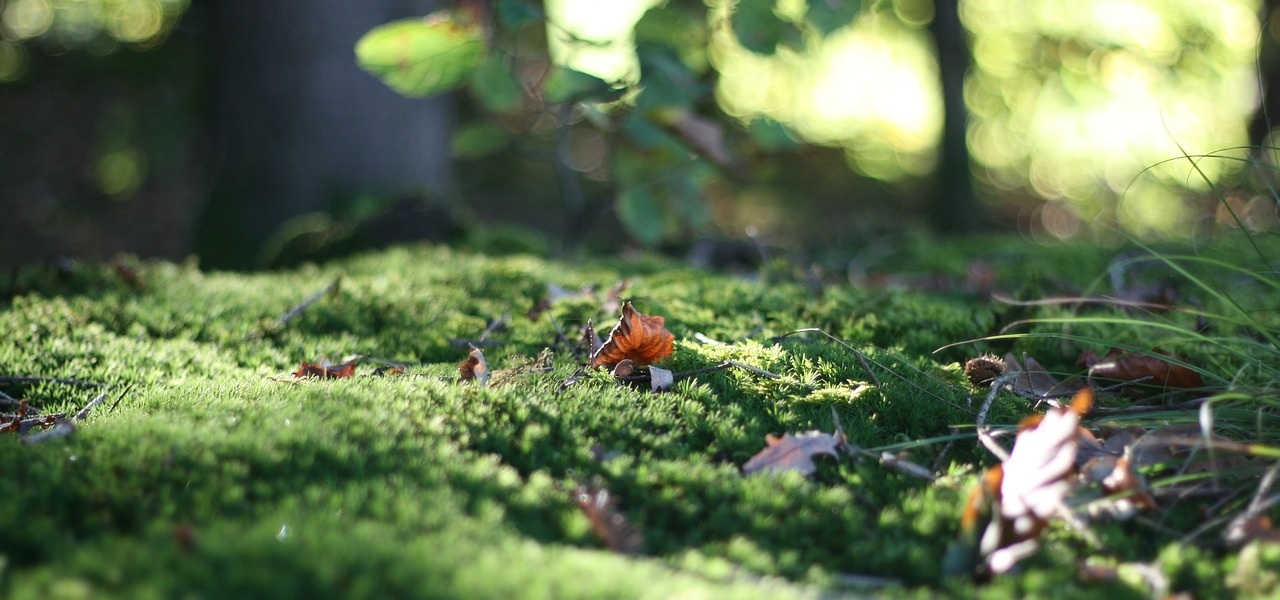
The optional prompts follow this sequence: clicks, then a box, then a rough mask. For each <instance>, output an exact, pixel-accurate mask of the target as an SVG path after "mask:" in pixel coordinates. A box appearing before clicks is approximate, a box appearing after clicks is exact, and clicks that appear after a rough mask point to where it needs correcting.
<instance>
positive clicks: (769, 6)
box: [730, 0, 801, 54]
mask: <svg viewBox="0 0 1280 600" xmlns="http://www.w3.org/2000/svg"><path fill="white" fill-rule="evenodd" d="M775 5H776V2H775V0H739V2H738V8H737V10H735V11H734V13H733V15H732V16H731V17H730V19H731V20H732V25H733V33H734V35H736V36H738V43H739V44H742V47H743V48H746V49H747V50H750V51H752V52H755V53H756V54H773V53H774V52H777V50H778V45H779V44H782V45H785V46H792V47H799V46H800V41H801V40H800V38H801V36H800V29H799V28H797V27H796V26H795V24H794V23H789V22H787V21H784V20H782V18H780V17H779V16H778V13H776V12H774V10H773V8H774V6H775Z"/></svg>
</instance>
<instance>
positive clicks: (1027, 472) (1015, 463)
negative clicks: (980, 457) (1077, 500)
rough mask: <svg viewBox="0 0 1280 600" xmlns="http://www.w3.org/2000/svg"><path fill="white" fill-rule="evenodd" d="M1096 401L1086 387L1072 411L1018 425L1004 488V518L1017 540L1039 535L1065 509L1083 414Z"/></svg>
mask: <svg viewBox="0 0 1280 600" xmlns="http://www.w3.org/2000/svg"><path fill="white" fill-rule="evenodd" d="M1092 401H1093V392H1092V390H1089V389H1088V388H1085V389H1083V390H1081V391H1080V392H1079V393H1078V394H1077V395H1076V399H1075V401H1074V402H1072V405H1071V406H1070V407H1066V408H1055V409H1050V410H1049V411H1048V412H1046V413H1045V414H1044V415H1043V416H1041V417H1040V418H1039V419H1034V418H1028V419H1024V420H1023V424H1020V425H1019V427H1018V429H1019V431H1018V437H1017V438H1016V439H1015V441H1014V443H1013V451H1012V452H1010V453H1009V459H1008V460H1006V461H1004V464H1003V467H1004V478H1003V480H1002V481H1001V483H1000V515H1001V516H1002V517H1003V518H1004V519H1005V520H1007V521H1009V522H1010V523H1011V524H1012V526H1013V533H1014V535H1015V536H1017V537H1018V538H1023V539H1025V538H1028V537H1032V536H1035V535H1036V534H1038V533H1039V532H1040V529H1042V528H1043V527H1044V525H1045V523H1047V522H1048V520H1049V517H1051V516H1053V515H1054V514H1055V513H1057V512H1058V511H1059V510H1061V509H1062V507H1063V506H1064V504H1063V500H1064V499H1065V498H1066V494H1067V491H1068V490H1069V489H1070V488H1071V480H1070V478H1069V476H1070V475H1071V473H1072V472H1073V470H1074V469H1075V461H1076V452H1077V450H1078V449H1079V433H1078V432H1079V428H1080V415H1082V414H1083V413H1085V412H1087V411H1088V410H1089V406H1090V405H1091V404H1092ZM1028 424H1029V426H1027V425H1028Z"/></svg>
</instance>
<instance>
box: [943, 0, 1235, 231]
mask: <svg viewBox="0 0 1280 600" xmlns="http://www.w3.org/2000/svg"><path fill="white" fill-rule="evenodd" d="M1257 10H1258V3H1257V2H1255V1H1252V0H1223V1H1221V2H1207V3H1206V2H1198V1H1194V0H1118V1H1117V0H1072V1H1065V0H1037V1H1035V2H1023V1H1020V0H964V1H963V2H961V17H962V19H963V21H964V24H965V26H966V28H967V29H968V30H969V32H970V33H971V34H972V36H973V53H974V61H975V68H974V69H973V71H972V72H971V73H970V75H969V78H968V81H967V89H966V101H967V103H968V106H969V110H970V112H971V119H972V120H971V123H970V129H969V147H970V151H971V152H972V154H973V158H974V160H975V161H976V162H977V164H978V166H979V167H980V169H979V173H980V174H982V176H983V177H984V178H985V179H986V183H988V184H989V185H990V187H991V188H992V189H993V190H994V191H996V192H997V193H998V192H1001V191H1003V192H1010V193H1009V194H1008V197H1010V198H1014V199H1018V200H1017V201H1021V199H1022V198H1025V193H1024V192H1032V193H1034V194H1035V195H1037V196H1039V197H1041V198H1044V199H1048V200H1052V201H1056V203H1057V206H1056V207H1055V208H1054V209H1053V211H1060V210H1062V209H1067V210H1070V211H1071V212H1072V213H1073V215H1074V216H1075V217H1076V218H1078V219H1081V220H1084V221H1086V222H1098V221H1102V222H1107V223H1118V224H1119V225H1121V226H1122V227H1124V228H1125V229H1127V230H1128V231H1130V232H1132V233H1137V234H1151V235H1155V236H1173V235H1185V234H1187V233H1188V232H1189V231H1190V223H1191V222H1192V221H1193V220H1194V219H1196V218H1197V217H1198V213H1199V211H1200V209H1201V207H1199V206H1197V205H1196V204H1194V203H1188V202H1185V201H1184V198H1188V197H1192V198H1194V196H1195V194H1196V193H1198V192H1204V191H1206V188H1207V187H1208V185H1209V184H1208V183H1206V181H1205V180H1204V178H1202V177H1201V176H1200V175H1199V174H1197V173H1195V172H1194V171H1193V170H1192V168H1191V164H1190V162H1188V161H1168V162H1165V161H1167V159H1170V158H1176V157H1179V156H1181V155H1182V152H1183V151H1184V149H1185V151H1186V152H1188V153H1190V154H1193V155H1197V154H1208V153H1212V152H1216V151H1220V150H1223V149H1227V148H1233V147H1240V146H1244V145H1247V144H1248V143H1249V138H1248V132H1247V129H1246V126H1247V124H1248V120H1249V118H1250V116H1251V115H1252V114H1253V112H1254V111H1255V110H1256V109H1257V101H1258V90H1257V81H1256V75H1255V72H1254V59H1255V48H1256V44H1257V41H1258V33H1259V29H1258V18H1257V16H1256V14H1257ZM1243 154H1244V151H1243V150H1242V151H1240V152H1237V153H1236V154H1235V155H1230V154H1227V155H1224V158H1220V159H1213V160H1204V161H1200V162H1199V163H1198V166H1199V168H1200V169H1201V170H1202V171H1203V172H1204V175H1205V177H1207V179H1208V180H1209V182H1212V183H1213V184H1215V185H1216V184H1219V183H1221V182H1223V181H1225V180H1227V179H1228V178H1229V177H1231V176H1232V175H1235V174H1237V173H1238V172H1239V170H1240V169H1241V167H1242V164H1243V163H1241V162H1240V161H1237V160H1230V159H1231V158H1239V157H1240V156H1241V155H1243ZM1148 167H1151V168H1149V169H1148ZM1053 211H1050V212H1051V213H1052V212H1053ZM1054 214H1056V213H1054ZM1054 222H1055V223H1062V222H1064V221H1063V220H1062V217H1061V215H1059V216H1055V217H1054ZM1059 229H1060V230H1061V231H1068V232H1069V231H1076V228H1073V227H1067V228H1065V229H1062V228H1059Z"/></svg>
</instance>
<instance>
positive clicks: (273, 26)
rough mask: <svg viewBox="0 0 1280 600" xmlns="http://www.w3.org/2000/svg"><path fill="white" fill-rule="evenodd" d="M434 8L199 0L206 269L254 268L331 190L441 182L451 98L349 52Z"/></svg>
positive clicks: (395, 190) (438, 185) (364, 2)
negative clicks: (206, 72)
mask: <svg viewBox="0 0 1280 600" xmlns="http://www.w3.org/2000/svg"><path fill="white" fill-rule="evenodd" d="M435 5H436V2H434V1H430V0H361V1H360V2H311V1H308V0H271V1H269V2H261V1H259V0H220V1H218V2H214V3H211V11H212V12H213V19H212V21H213V23H212V24H213V36H212V37H213V44H214V46H215V47H214V60H215V65H214V80H213V84H214V87H213V91H212V94H213V98H212V100H213V104H214V106H213V113H214V116H213V128H214V129H213V132H214V144H215V145H214V157H213V160H214V165H213V177H214V183H213V187H212V193H211V198H210V200H209V204H208V206H207V208H206V211H205V214H204V216H203V218H202V219H201V223H200V225H199V229H198V231H197V238H196V250H197V252H199V253H200V254H201V256H202V261H203V262H204V264H205V265H206V266H211V267H232V268H244V267H250V266H254V265H255V263H256V261H257V260H258V259H259V256H260V252H261V250H262V247H263V244H264V242H265V241H266V240H267V239H268V238H269V237H270V236H271V235H272V234H273V233H274V232H276V231H277V230H278V229H279V228H280V226H281V224H282V223H284V222H285V221H286V220H287V219H289V218H290V217H292V216H295V215H299V214H303V213H308V212H314V211H320V210H324V209H325V208H327V207H328V206H329V205H330V202H332V201H333V200H334V199H335V198H338V197H341V196H343V195H347V196H355V195H358V194H368V193H372V194H385V195H394V194H403V193H406V192H415V193H416V192H425V193H434V194H444V193H447V192H449V191H450V190H451V188H452V186H453V174H452V163H451V160H450V156H449V136H450V132H451V128H452V121H453V106H452V98H450V97H438V98H433V99H428V100H421V99H410V98H405V97H402V96H400V95H399V94H397V93H395V92H393V91H392V90H391V89H389V88H387V87H386V86H384V85H383V84H382V83H380V82H379V81H378V80H377V79H375V78H374V77H373V76H371V75H369V74H368V73H365V72H364V71H362V70H360V69H359V68H358V67H357V66H356V62H355V51H354V47H355V43H356V40H358V39H359V38H360V36H361V35H363V34H364V33H365V32H367V31H368V30H369V29H371V28H373V27H375V26H377V25H380V24H382V23H385V22H387V21H391V20H395V19H399V18H404V17H411V16H423V15H425V14H427V13H428V12H430V11H431V10H432V9H433V8H434V6H435Z"/></svg>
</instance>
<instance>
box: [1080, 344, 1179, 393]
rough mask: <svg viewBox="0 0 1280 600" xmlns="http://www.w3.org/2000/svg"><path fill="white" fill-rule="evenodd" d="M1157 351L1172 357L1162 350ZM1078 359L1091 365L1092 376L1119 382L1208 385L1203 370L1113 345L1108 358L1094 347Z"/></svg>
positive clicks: (1083, 363) (1089, 367)
mask: <svg viewBox="0 0 1280 600" xmlns="http://www.w3.org/2000/svg"><path fill="white" fill-rule="evenodd" d="M1153 352H1154V353H1156V354H1161V355H1164V356H1170V355H1168V354H1165V353H1164V352H1161V351H1160V350H1154V351H1153ZM1170 358H1172V357H1171V356H1170ZM1077 362H1078V363H1079V364H1082V365H1084V366H1085V367H1088V369H1089V377H1091V378H1092V377H1101V378H1104V379H1115V380H1117V381H1138V380H1140V379H1141V380H1144V382H1145V383H1148V384H1150V385H1162V386H1165V387H1177V388H1198V387H1204V380H1203V379H1201V377H1200V374H1199V373H1196V372H1195V371H1192V370H1191V369H1188V368H1186V367H1184V366H1182V365H1175V364H1173V363H1171V362H1169V361H1167V360H1164V359H1162V358H1158V357H1156V356H1152V355H1151V354H1124V353H1123V352H1121V351H1119V350H1117V349H1114V348H1113V349H1111V351H1110V352H1108V353H1107V355H1106V356H1105V357H1103V358H1101V359H1099V358H1098V355H1097V354H1096V353H1094V351H1093V350H1085V351H1084V352H1083V353H1081V354H1080V358H1079V360H1078V361H1077Z"/></svg>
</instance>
